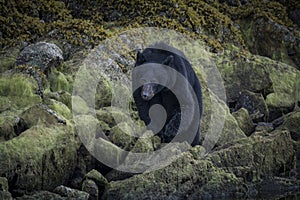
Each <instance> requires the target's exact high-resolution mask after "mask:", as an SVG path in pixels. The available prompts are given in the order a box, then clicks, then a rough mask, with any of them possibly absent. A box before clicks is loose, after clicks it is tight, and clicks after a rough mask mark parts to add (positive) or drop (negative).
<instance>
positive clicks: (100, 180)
mask: <svg viewBox="0 0 300 200" xmlns="http://www.w3.org/2000/svg"><path fill="white" fill-rule="evenodd" d="M85 178H86V179H90V180H93V181H95V183H96V184H97V186H98V188H99V191H103V190H104V189H105V187H106V185H107V184H108V181H107V180H106V178H105V177H104V176H103V175H102V174H101V173H100V172H98V171H97V170H95V169H93V170H91V171H89V172H88V173H87V174H86V175H85Z"/></svg>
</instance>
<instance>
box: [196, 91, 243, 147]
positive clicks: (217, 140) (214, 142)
mask: <svg viewBox="0 0 300 200" xmlns="http://www.w3.org/2000/svg"><path fill="white" fill-rule="evenodd" d="M202 92H203V96H202V97H203V109H204V110H203V116H202V119H201V123H200V136H201V138H200V139H201V141H202V145H204V146H205V148H208V149H209V150H210V149H212V148H213V147H214V146H220V145H224V144H226V143H228V142H231V141H234V140H239V139H241V138H244V137H246V135H245V134H244V133H243V131H242V130H241V128H240V127H239V125H238V123H237V121H236V119H235V118H234V117H233V116H232V115H231V114H230V111H229V108H228V107H227V105H226V104H225V103H224V102H223V101H222V100H220V99H219V98H218V97H217V96H216V95H214V94H213V93H212V92H211V91H210V90H208V89H205V88H204V89H203V90H202ZM216 127H218V128H216Z"/></svg>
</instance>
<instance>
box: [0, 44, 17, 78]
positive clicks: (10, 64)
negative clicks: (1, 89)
mask: <svg viewBox="0 0 300 200" xmlns="http://www.w3.org/2000/svg"><path fill="white" fill-rule="evenodd" d="M19 52H20V47H11V48H8V49H6V50H5V51H1V53H0V73H3V72H5V71H7V70H11V69H13V68H14V67H15V62H16V59H17V56H18V55H19Z"/></svg>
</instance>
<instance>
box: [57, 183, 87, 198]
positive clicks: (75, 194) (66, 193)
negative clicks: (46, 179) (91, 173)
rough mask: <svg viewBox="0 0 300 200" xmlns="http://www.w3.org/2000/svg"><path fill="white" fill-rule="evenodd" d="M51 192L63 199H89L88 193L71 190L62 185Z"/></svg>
mask: <svg viewBox="0 0 300 200" xmlns="http://www.w3.org/2000/svg"><path fill="white" fill-rule="evenodd" d="M53 192H54V193H56V194H59V195H60V196H62V197H65V199H78V200H88V199H89V194H88V193H86V192H84V191H80V190H76V189H72V188H69V187H66V186H64V185H60V186H57V187H56V188H55V189H54V190H53Z"/></svg>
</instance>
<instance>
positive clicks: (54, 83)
mask: <svg viewBox="0 0 300 200" xmlns="http://www.w3.org/2000/svg"><path fill="white" fill-rule="evenodd" d="M49 80H50V90H51V91H52V92H60V91H66V92H70V89H71V86H70V84H69V81H68V80H67V78H66V76H65V75H64V74H63V73H62V72H59V71H52V72H51V74H50V75H49Z"/></svg>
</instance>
